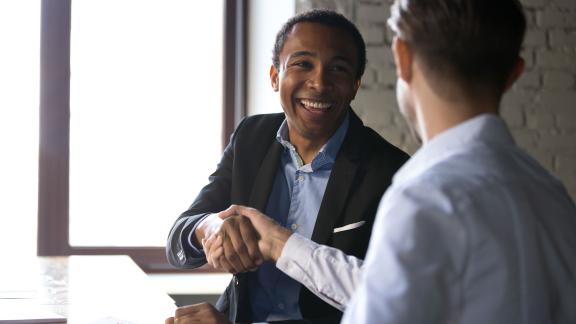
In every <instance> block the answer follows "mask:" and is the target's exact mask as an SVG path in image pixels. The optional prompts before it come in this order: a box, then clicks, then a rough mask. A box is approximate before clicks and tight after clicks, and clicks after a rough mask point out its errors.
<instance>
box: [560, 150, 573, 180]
mask: <svg viewBox="0 0 576 324" xmlns="http://www.w3.org/2000/svg"><path fill="white" fill-rule="evenodd" d="M556 171H557V172H558V173H559V174H561V175H563V176H562V178H565V179H569V178H576V150H575V151H573V152H563V153H560V154H558V156H557V157H556Z"/></svg>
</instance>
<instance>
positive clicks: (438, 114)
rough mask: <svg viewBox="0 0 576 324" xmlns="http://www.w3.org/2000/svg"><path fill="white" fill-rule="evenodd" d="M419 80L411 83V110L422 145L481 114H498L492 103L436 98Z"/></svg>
mask: <svg viewBox="0 0 576 324" xmlns="http://www.w3.org/2000/svg"><path fill="white" fill-rule="evenodd" d="M421 76H422V75H421V74H420V77H421ZM420 79H421V80H415V81H416V82H414V83H413V86H414V109H415V113H416V123H417V125H416V127H417V130H418V133H419V135H420V137H421V138H422V143H423V144H426V143H427V142H429V141H430V140H432V139H433V138H434V137H436V136H438V135H439V134H441V133H442V132H444V131H446V130H447V129H449V128H452V127H454V126H456V125H458V124H461V123H463V122H465V121H466V120H468V119H471V118H474V117H476V116H478V115H480V114H484V113H493V114H497V113H498V103H497V102H494V101H493V100H489V99H478V98H468V97H466V96H464V95H458V96H452V97H450V98H446V97H445V96H440V95H438V94H437V93H436V92H435V91H434V89H432V88H431V87H430V85H429V83H428V82H427V81H426V80H424V79H423V78H422V77H421V78H420ZM489 97H490V96H485V97H483V98H489Z"/></svg>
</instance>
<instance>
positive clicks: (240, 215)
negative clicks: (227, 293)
mask: <svg viewBox="0 0 576 324" xmlns="http://www.w3.org/2000/svg"><path fill="white" fill-rule="evenodd" d="M199 227H202V229H201V231H202V232H201V233H202V234H203V237H198V236H197V239H199V240H200V241H201V244H202V246H203V248H204V253H205V254H206V260H207V261H208V263H209V264H210V265H211V266H212V267H214V268H215V269H218V270H224V271H227V272H229V273H240V272H246V271H254V270H256V269H257V268H258V267H259V266H260V265H261V264H262V263H263V262H264V261H272V262H276V260H278V258H279V257H280V255H281V253H282V249H283V248H284V243H285V242H286V241H287V240H288V238H289V237H290V235H292V232H291V231H290V230H288V229H286V228H284V227H282V226H281V225H280V224H278V223H276V222H275V221H274V220H273V219H271V218H269V217H268V216H266V215H264V214H263V213H261V212H259V211H258V210H256V209H254V208H249V207H244V206H239V205H232V206H230V207H229V208H228V209H226V210H224V211H222V212H220V213H218V214H213V215H211V216H209V218H207V219H205V220H204V221H203V223H201V224H200V225H199Z"/></svg>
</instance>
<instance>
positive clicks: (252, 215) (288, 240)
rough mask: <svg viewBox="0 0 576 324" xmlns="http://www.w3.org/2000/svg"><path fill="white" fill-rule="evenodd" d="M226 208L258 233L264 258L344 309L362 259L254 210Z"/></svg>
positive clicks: (208, 243) (212, 243)
mask: <svg viewBox="0 0 576 324" xmlns="http://www.w3.org/2000/svg"><path fill="white" fill-rule="evenodd" d="M230 210H231V211H233V212H234V213H235V214H238V215H243V216H245V217H247V218H248V219H250V221H251V222H252V224H253V225H254V228H255V229H256V231H257V232H258V235H259V236H260V240H259V241H258V247H259V249H260V252H261V253H262V256H263V258H264V259H265V260H268V261H272V262H275V263H276V267H278V269H280V270H281V271H283V272H284V273H286V274H287V275H288V276H290V277H292V278H293V279H295V280H297V281H299V282H300V283H302V284H303V285H305V286H306V288H308V289H309V290H310V291H311V292H312V293H314V294H315V295H317V296H318V297H320V298H321V299H323V300H324V301H326V302H327V303H328V304H330V305H332V306H334V307H336V308H338V309H340V310H343V309H344V307H345V305H346V304H347V303H348V301H349V299H350V297H351V295H352V293H353V291H354V290H355V287H356V286H357V283H358V282H359V278H360V274H361V270H362V260H360V259H358V258H355V257H353V256H348V255H346V254H344V253H343V252H342V251H340V250H338V249H336V248H332V247H328V246H324V245H319V244H317V243H315V242H313V241H311V240H309V239H306V238H304V237H302V236H300V235H298V234H293V233H292V232H291V231H290V230H288V229H286V228H284V227H282V226H280V225H279V224H277V223H276V222H275V221H274V220H272V219H271V218H269V217H267V216H266V215H264V214H262V213H260V212H259V211H257V210H256V209H253V208H248V207H242V206H232V207H230ZM219 243H220V242H219V241H218V239H216V238H214V240H210V241H208V242H207V244H206V246H207V249H212V247H213V246H217V245H218V244H219ZM215 250H216V249H215ZM217 253H218V252H216V254H217Z"/></svg>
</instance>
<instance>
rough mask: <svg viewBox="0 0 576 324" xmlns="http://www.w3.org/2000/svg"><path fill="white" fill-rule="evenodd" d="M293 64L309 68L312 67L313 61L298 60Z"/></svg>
mask: <svg viewBox="0 0 576 324" xmlns="http://www.w3.org/2000/svg"><path fill="white" fill-rule="evenodd" d="M292 66H296V67H299V68H304V69H308V68H311V67H312V63H310V62H308V61H296V62H294V63H292Z"/></svg>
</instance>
